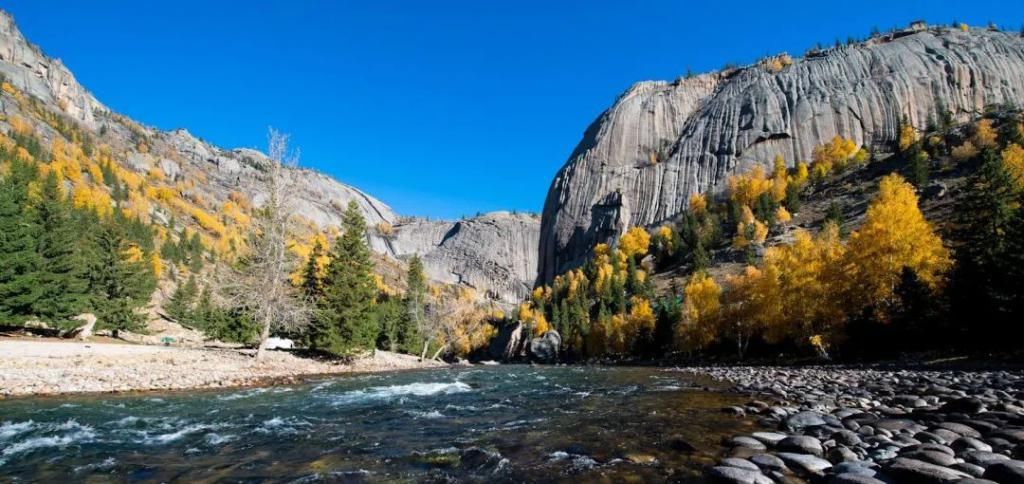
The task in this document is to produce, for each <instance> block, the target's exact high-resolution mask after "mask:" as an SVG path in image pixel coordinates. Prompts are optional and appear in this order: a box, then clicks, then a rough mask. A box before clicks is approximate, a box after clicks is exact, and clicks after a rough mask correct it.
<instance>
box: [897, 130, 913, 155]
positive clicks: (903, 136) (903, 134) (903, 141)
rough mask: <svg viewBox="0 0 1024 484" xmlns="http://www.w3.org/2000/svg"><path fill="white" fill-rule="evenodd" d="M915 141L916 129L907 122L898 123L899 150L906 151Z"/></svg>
mask: <svg viewBox="0 0 1024 484" xmlns="http://www.w3.org/2000/svg"><path fill="white" fill-rule="evenodd" d="M914 143H917V131H916V130H915V129H914V127H913V126H911V125H909V124H903V125H900V137H899V148H900V151H901V152H903V151H907V150H909V149H910V147H911V146H914Z"/></svg>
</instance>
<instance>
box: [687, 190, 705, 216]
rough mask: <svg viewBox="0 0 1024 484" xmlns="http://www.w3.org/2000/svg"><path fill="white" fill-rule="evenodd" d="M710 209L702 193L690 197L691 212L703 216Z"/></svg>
mask: <svg viewBox="0 0 1024 484" xmlns="http://www.w3.org/2000/svg"><path fill="white" fill-rule="evenodd" d="M707 209H708V199H707V197H705V196H704V195H703V194H701V193H694V194H693V195H690V212H691V213H693V214H694V215H701V214H703V213H704V212H705V211H706V210H707Z"/></svg>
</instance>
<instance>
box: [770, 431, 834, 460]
mask: <svg viewBox="0 0 1024 484" xmlns="http://www.w3.org/2000/svg"><path fill="white" fill-rule="evenodd" d="M776 448H777V449H778V450H780V451H783V452H793V453H796V454H811V455H814V456H817V457H821V455H822V452H823V451H822V448H821V441H820V440H818V439H816V438H814V437H809V436H806V435H791V436H789V437H786V438H785V439H782V441H781V442H779V444H778V445H776Z"/></svg>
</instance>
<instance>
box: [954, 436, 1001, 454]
mask: <svg viewBox="0 0 1024 484" xmlns="http://www.w3.org/2000/svg"><path fill="white" fill-rule="evenodd" d="M949 446H950V447H952V448H953V450H955V451H957V452H965V451H968V450H983V451H985V452H992V446H991V445H988V444H986V443H985V442H983V441H981V440H979V439H976V438H974V437H960V438H959V439H956V440H954V441H953V443H951V444H949Z"/></svg>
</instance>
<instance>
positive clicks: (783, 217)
mask: <svg viewBox="0 0 1024 484" xmlns="http://www.w3.org/2000/svg"><path fill="white" fill-rule="evenodd" d="M775 220H777V221H778V222H779V223H783V224H784V223H788V222H789V221H790V220H793V216H792V215H790V214H789V210H786V207H783V206H779V208H778V209H776V210H775Z"/></svg>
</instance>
